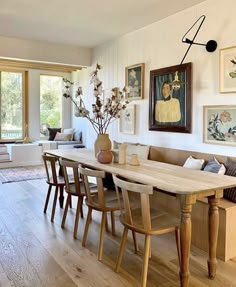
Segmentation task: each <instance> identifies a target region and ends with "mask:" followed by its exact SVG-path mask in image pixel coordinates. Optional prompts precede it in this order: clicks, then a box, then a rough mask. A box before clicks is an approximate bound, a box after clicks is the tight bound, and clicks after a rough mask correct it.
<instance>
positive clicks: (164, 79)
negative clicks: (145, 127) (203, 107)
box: [149, 63, 192, 133]
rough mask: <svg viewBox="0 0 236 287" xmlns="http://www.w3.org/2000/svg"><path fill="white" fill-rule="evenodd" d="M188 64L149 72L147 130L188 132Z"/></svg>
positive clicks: (189, 71)
mask: <svg viewBox="0 0 236 287" xmlns="http://www.w3.org/2000/svg"><path fill="white" fill-rule="evenodd" d="M191 80H192V64H191V63H186V64H182V65H176V66H171V67H167V68H162V69H158V70H153V71H150V100H149V130H152V131H165V132H179V133H191Z"/></svg>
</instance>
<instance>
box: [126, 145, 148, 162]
mask: <svg viewBox="0 0 236 287" xmlns="http://www.w3.org/2000/svg"><path fill="white" fill-rule="evenodd" d="M149 148H150V146H149V145H133V144H128V145H127V150H126V155H127V156H131V154H137V155H138V158H139V159H148V154H149Z"/></svg>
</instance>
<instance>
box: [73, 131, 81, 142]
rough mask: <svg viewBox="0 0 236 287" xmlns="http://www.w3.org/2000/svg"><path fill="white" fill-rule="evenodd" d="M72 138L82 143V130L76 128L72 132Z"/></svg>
mask: <svg viewBox="0 0 236 287" xmlns="http://www.w3.org/2000/svg"><path fill="white" fill-rule="evenodd" d="M73 140H74V141H78V142H80V143H82V132H81V131H79V130H76V131H75V132H74V134H73Z"/></svg>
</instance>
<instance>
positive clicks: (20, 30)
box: [0, 0, 205, 48]
mask: <svg viewBox="0 0 236 287" xmlns="http://www.w3.org/2000/svg"><path fill="white" fill-rule="evenodd" d="M204 1H205V0H172V1H167V0H128V1H127V0H99V1H98V0H67V1H65V0H63V1H62V0H40V1H36V0H0V3H1V9H0V23H1V25H0V36H5V37H16V38H23V39H29V40H37V41H44V42H53V43H60V44H69V45H76V46H82V47H90V48H93V47H95V46H97V45H100V44H102V43H105V42H107V41H109V40H112V39H114V38H116V37H119V36H121V35H124V34H126V33H129V32H132V31H134V30H137V29H139V28H141V27H144V26H147V25H149V24H151V23H154V22H156V21H158V20H161V19H163V18H165V17H168V16H170V15H172V14H175V13H177V12H179V11H181V10H184V9H186V8H188V7H191V6H193V5H196V4H198V3H201V2H204ZM170 2H171V5H170Z"/></svg>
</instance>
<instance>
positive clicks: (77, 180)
mask: <svg viewBox="0 0 236 287" xmlns="http://www.w3.org/2000/svg"><path fill="white" fill-rule="evenodd" d="M60 164H61V167H62V171H63V175H64V178H65V183H66V185H65V191H66V192H67V200H66V205H65V210H64V213H63V218H62V223H61V227H62V228H64V226H65V222H66V216H67V212H68V207H69V205H70V204H71V196H76V197H78V201H77V207H76V215H75V223H74V238H77V232H78V225H79V215H80V216H81V218H83V217H84V215H83V199H84V197H85V195H86V194H85V189H84V183H83V182H82V180H81V177H80V174H79V163H78V162H73V161H66V160H60ZM70 170H71V173H72V174H70V176H69V171H70ZM70 178H72V180H73V182H74V183H73V184H71V183H70ZM89 186H90V188H93V192H94V187H96V186H95V185H94V184H89Z"/></svg>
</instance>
